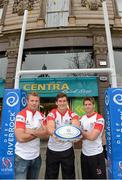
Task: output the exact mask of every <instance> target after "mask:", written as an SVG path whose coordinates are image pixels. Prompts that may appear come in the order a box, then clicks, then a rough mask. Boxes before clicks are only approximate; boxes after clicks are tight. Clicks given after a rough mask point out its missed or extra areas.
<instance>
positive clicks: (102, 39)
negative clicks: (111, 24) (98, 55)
mask: <svg viewBox="0 0 122 180" xmlns="http://www.w3.org/2000/svg"><path fill="white" fill-rule="evenodd" d="M94 44H99V45H100V44H106V38H105V36H103V35H96V36H94Z"/></svg>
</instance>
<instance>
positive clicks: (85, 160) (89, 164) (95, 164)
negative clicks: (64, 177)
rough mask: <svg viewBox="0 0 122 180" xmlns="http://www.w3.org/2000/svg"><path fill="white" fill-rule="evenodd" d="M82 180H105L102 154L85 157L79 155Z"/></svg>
mask: <svg viewBox="0 0 122 180" xmlns="http://www.w3.org/2000/svg"><path fill="white" fill-rule="evenodd" d="M81 174H82V179H106V165H105V157H104V153H101V154H97V155H94V156H85V155H84V154H83V153H81Z"/></svg>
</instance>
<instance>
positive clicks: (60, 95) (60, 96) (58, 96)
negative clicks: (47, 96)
mask: <svg viewBox="0 0 122 180" xmlns="http://www.w3.org/2000/svg"><path fill="white" fill-rule="evenodd" d="M63 97H66V99H67V101H68V96H67V95H66V94H65V93H62V92H61V93H58V94H57V96H56V101H58V99H59V98H63Z"/></svg>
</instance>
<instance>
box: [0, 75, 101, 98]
mask: <svg viewBox="0 0 122 180" xmlns="http://www.w3.org/2000/svg"><path fill="white" fill-rule="evenodd" d="M4 84H5V83H4V80H2V79H1V80H0V97H3V92H4ZM20 88H22V89H24V90H26V91H27V93H28V92H31V91H35V92H37V93H38V94H39V95H40V96H41V97H55V96H56V95H57V93H59V92H64V93H66V94H67V95H68V96H69V97H83V96H98V83H97V78H96V77H65V78H42V77H41V78H33V79H30V78H29V79H27V78H26V79H20Z"/></svg>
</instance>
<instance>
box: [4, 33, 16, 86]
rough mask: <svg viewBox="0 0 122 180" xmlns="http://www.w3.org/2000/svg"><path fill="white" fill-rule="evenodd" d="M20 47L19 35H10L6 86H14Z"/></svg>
mask: <svg viewBox="0 0 122 180" xmlns="http://www.w3.org/2000/svg"><path fill="white" fill-rule="evenodd" d="M18 47H19V38H18V37H15V36H13V37H9V48H8V49H7V52H6V54H7V57H8V67H7V75H6V82H5V88H13V87H14V80H15V73H16V64H17V57H18Z"/></svg>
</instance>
